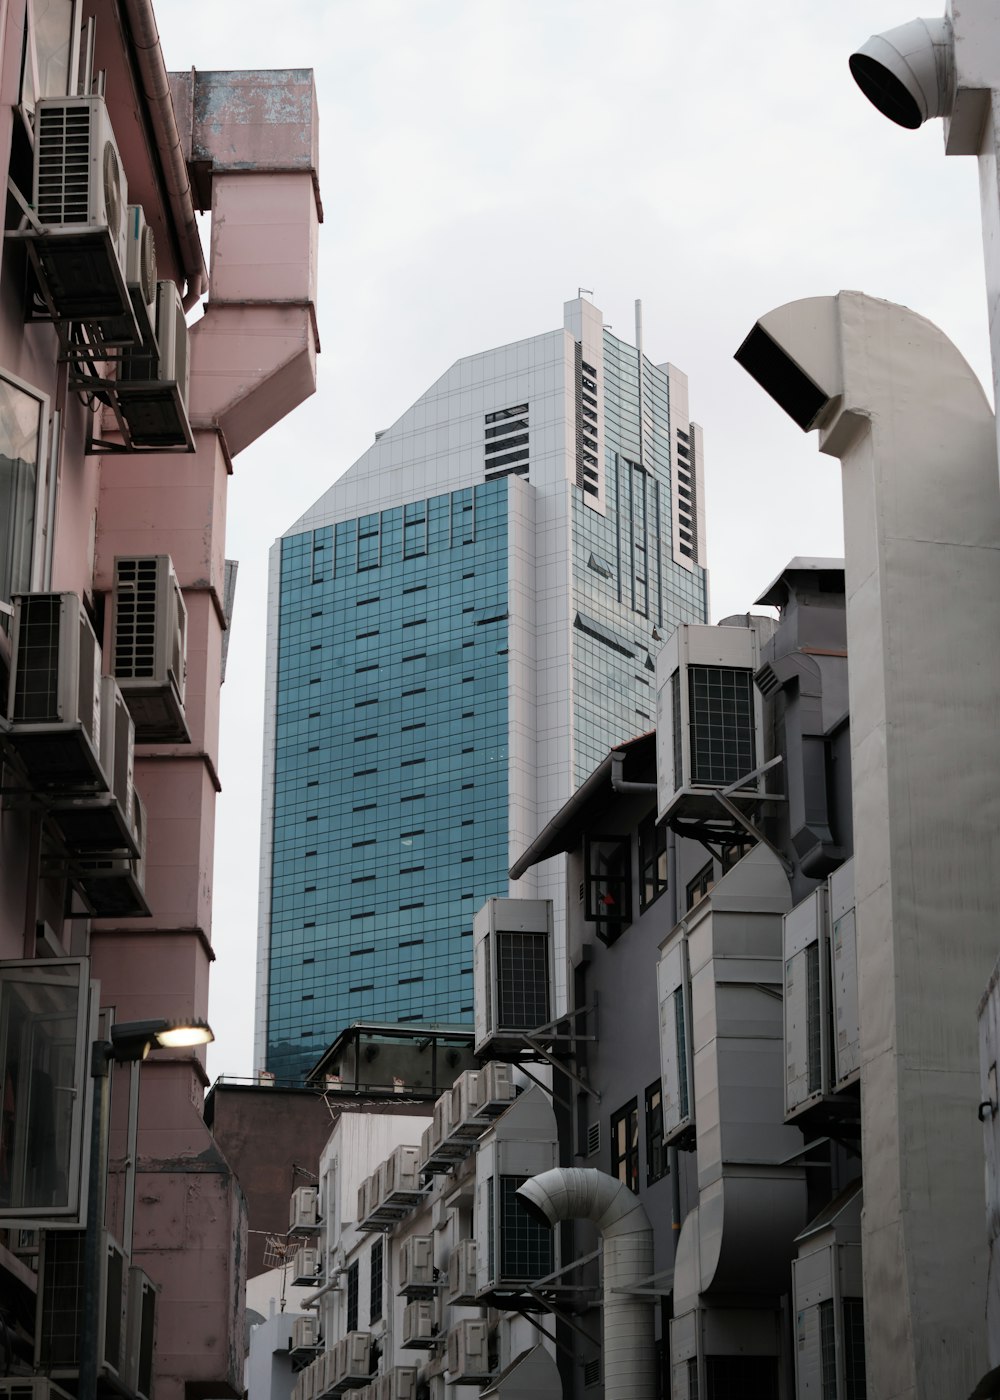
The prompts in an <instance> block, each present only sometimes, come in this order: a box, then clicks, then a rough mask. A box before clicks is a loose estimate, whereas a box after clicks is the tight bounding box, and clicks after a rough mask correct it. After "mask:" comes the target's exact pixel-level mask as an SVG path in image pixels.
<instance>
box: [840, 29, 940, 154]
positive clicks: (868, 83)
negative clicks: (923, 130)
mask: <svg viewBox="0 0 1000 1400" xmlns="http://www.w3.org/2000/svg"><path fill="white" fill-rule="evenodd" d="M849 63H850V68H851V76H852V77H853V79H854V81H855V82H856V83H857V85H858V87H859V88H860V89H861V91H862V92H863V93H864V95H865V96H866V97H867V98H868V101H869V102H870V103H871V104H872V106H873V107H877V108H878V110H879V111H880V112H881V113H882V115H883V116H884V117H888V118H889V120H890V121H891V122H895V123H896V125H897V126H905V127H906V128H907V129H908V130H910V131H914V130H916V128H917V127H918V126H922V125H923V124H924V122H925V121H928V120H929V119H930V118H931V117H943V116H944V115H945V113H946V112H947V111H948V110H949V107H950V104H951V88H952V68H953V61H952V34H951V25H950V24H949V22H948V21H947V20H946V19H913V20H910V22H909V24H901V25H899V27H898V28H897V29H887V30H886V32H885V33H884V34H873V35H872V37H871V38H870V39H869V40H868V41H867V42H866V43H864V44H862V45H861V47H860V48H859V49H858V50H857V52H856V53H852V54H851V57H850V59H849Z"/></svg>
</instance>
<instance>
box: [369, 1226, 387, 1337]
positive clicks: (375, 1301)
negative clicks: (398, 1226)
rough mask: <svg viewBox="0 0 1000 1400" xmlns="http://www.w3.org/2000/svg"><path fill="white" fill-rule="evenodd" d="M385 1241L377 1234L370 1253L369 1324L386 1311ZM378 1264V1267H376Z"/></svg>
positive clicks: (378, 1318) (377, 1319)
mask: <svg viewBox="0 0 1000 1400" xmlns="http://www.w3.org/2000/svg"><path fill="white" fill-rule="evenodd" d="M384 1251H385V1242H384V1238H383V1236H382V1235H376V1237H375V1239H374V1240H373V1241H372V1247H371V1250H370V1251H369V1254H368V1325H369V1327H371V1325H372V1324H373V1323H375V1322H378V1321H379V1320H380V1319H381V1318H382V1316H383V1315H384V1313H385V1302H384V1294H385V1252H384ZM376 1266H377V1267H376Z"/></svg>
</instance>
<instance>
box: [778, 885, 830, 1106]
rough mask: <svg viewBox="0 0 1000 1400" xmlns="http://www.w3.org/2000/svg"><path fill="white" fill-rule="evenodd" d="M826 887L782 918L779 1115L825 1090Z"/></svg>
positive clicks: (827, 1035)
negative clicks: (782, 1097) (782, 1099)
mask: <svg viewBox="0 0 1000 1400" xmlns="http://www.w3.org/2000/svg"><path fill="white" fill-rule="evenodd" d="M827 917H828V915H827V889H826V886H825V885H820V886H818V888H817V889H815V890H813V892H812V894H810V895H808V896H807V897H806V898H805V899H804V900H802V902H801V903H800V904H797V905H796V906H795V908H794V909H792V910H790V911H789V913H787V914H786V915H785V916H784V920H783V923H784V932H783V941H784V960H785V988H784V1021H785V1117H786V1119H793V1118H795V1117H797V1116H798V1114H800V1113H801V1112H802V1110H803V1109H805V1108H807V1107H809V1106H810V1105H812V1104H815V1103H817V1102H818V1101H819V1100H820V1099H822V1098H823V1096H824V1095H825V1094H827V1093H829V1091H830V949H829V940H828V937H827Z"/></svg>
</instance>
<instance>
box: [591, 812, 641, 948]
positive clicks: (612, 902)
mask: <svg viewBox="0 0 1000 1400" xmlns="http://www.w3.org/2000/svg"><path fill="white" fill-rule="evenodd" d="M584 892H585V905H584V909H585V913H584V917H585V918H586V919H587V920H588V921H589V922H590V923H593V924H596V925H597V928H596V932H597V936H598V938H600V939H601V940H602V941H603V942H605V943H613V942H614V941H615V939H616V938H617V937H618V935H619V934H620V933H622V932H623V931H624V930H625V929H626V928H628V926H629V924H630V923H631V922H632V862H631V858H630V849H629V838H628V837H627V836H595V837H591V838H589V839H588V840H587V842H586V847H585V875H584Z"/></svg>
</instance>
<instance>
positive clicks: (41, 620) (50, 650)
mask: <svg viewBox="0 0 1000 1400" xmlns="http://www.w3.org/2000/svg"><path fill="white" fill-rule="evenodd" d="M61 611H62V603H61V599H60V595H59V594H58V593H42V594H38V595H37V596H34V597H32V596H30V595H27V596H25V597H23V598H22V600H21V611H20V635H19V640H18V653H17V673H16V675H15V678H14V712H13V714H12V715H11V719H12V720H14V721H15V722H21V723H23V724H47V723H52V724H58V722H59V720H60V719H61V718H62V716H61V715H60V712H59V621H60V615H61Z"/></svg>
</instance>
